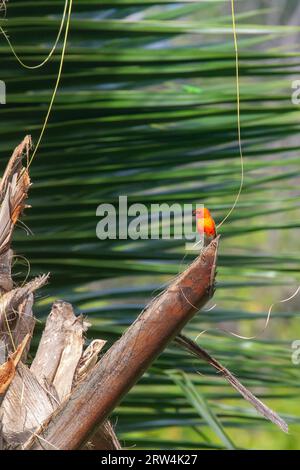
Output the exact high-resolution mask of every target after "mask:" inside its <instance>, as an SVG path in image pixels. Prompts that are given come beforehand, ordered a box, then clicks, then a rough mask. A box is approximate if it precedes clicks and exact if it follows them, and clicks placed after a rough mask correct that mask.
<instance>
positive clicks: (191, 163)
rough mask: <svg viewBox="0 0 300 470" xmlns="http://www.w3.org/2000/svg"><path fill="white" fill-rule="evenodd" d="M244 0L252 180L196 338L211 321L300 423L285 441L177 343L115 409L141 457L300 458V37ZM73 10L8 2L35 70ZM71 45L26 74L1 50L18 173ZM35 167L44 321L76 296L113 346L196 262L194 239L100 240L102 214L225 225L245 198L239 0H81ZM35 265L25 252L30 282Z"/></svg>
mask: <svg viewBox="0 0 300 470" xmlns="http://www.w3.org/2000/svg"><path fill="white" fill-rule="evenodd" d="M246 3H247V2H238V5H237V10H238V12H239V11H240V12H242V13H240V14H239V13H238V14H237V23H238V36H239V52H240V57H239V61H240V79H241V115H242V139H243V149H244V154H245V186H244V190H243V193H242V197H241V199H240V201H239V204H238V207H237V209H236V210H235V211H234V213H233V214H232V216H231V217H230V219H228V221H227V222H226V223H225V224H224V225H223V226H222V227H221V229H220V233H221V247H220V255H219V263H218V278H217V280H218V284H217V291H216V294H215V297H214V300H213V303H216V307H215V308H214V309H213V310H211V311H210V312H205V311H204V312H201V313H199V314H198V315H197V316H196V318H195V319H194V320H193V321H192V322H191V323H190V325H189V326H188V327H187V331H186V332H187V333H188V334H189V335H190V336H191V337H193V338H195V337H196V336H197V335H198V334H199V333H200V332H201V331H203V330H206V329H207V330H208V331H207V332H206V333H205V334H203V335H201V336H200V338H199V340H198V341H199V343H200V344H201V345H202V346H203V347H205V348H207V349H208V350H209V351H210V352H211V353H212V354H213V355H215V356H216V357H217V358H218V359H219V360H221V361H223V362H224V365H226V367H228V368H229V369H230V370H231V371H232V372H233V373H234V374H235V375H236V376H237V377H238V378H239V379H240V380H241V381H242V382H243V383H244V384H245V385H246V386H248V387H249V388H250V389H251V390H252V391H253V392H254V393H256V395H257V396H258V397H259V398H261V399H263V400H264V401H265V402H266V403H267V404H268V405H269V406H271V407H273V408H274V409H275V410H276V411H278V412H280V413H281V414H282V416H283V417H285V418H286V419H287V420H288V422H289V424H290V429H291V431H290V433H289V434H288V435H284V434H283V433H281V432H280V431H279V430H277V429H276V428H275V426H274V425H272V424H270V423H268V422H266V421H265V420H264V419H263V418H261V417H259V416H257V414H256V412H255V411H254V410H253V409H251V408H250V407H249V405H248V404H246V403H245V402H244V401H243V400H242V399H241V398H240V397H238V396H237V394H236V392H235V391H234V390H232V389H231V388H230V387H229V385H227V384H226V383H224V380H223V379H222V378H221V377H219V376H217V375H216V373H215V372H214V371H213V370H212V369H210V368H209V366H208V365H206V364H201V363H199V362H198V361H196V360H195V359H193V358H191V357H189V356H187V354H186V353H185V352H184V351H181V350H179V349H178V348H176V347H174V346H171V347H170V348H169V349H168V350H167V351H166V352H165V353H163V354H162V355H161V356H160V358H159V359H158V360H157V361H156V362H155V364H154V365H153V367H152V368H151V370H149V371H148V372H147V373H146V374H145V375H144V377H143V379H142V380H141V381H140V382H139V384H138V385H137V386H136V387H135V388H134V389H133V390H132V391H131V392H130V393H129V394H128V396H127V397H126V398H125V399H124V400H123V402H122V404H121V406H120V407H119V408H118V409H117V410H116V412H115V417H114V418H113V421H114V422H115V423H116V429H117V433H118V435H119V437H120V439H121V441H122V443H123V444H124V445H125V446H126V447H131V446H136V447H140V448H154V449H159V448H163V449H166V448H167V449H171V448H176V449H182V448H191V449H193V448H204V449H205V448H223V447H224V436H228V439H229V442H232V443H233V445H234V446H235V447H237V448H264V449H265V448H268V449H269V448H274V449H288V448H298V449H299V438H298V436H299V431H300V426H299V412H300V405H299V399H298V395H299V378H300V366H296V365H293V364H292V361H291V353H292V349H291V343H292V341H294V340H295V339H298V338H300V321H299V318H298V314H299V307H298V306H299V296H298V297H297V298H294V299H293V300H292V301H290V302H289V303H286V304H278V303H276V302H278V301H279V300H281V299H283V298H285V297H288V296H289V295H291V294H292V293H293V292H294V291H295V290H296V288H297V287H298V285H299V265H300V255H299V161H300V158H299V140H298V132H299V125H300V124H299V110H298V108H297V107H296V106H294V105H292V104H291V99H290V95H291V81H292V79H296V78H297V73H298V71H299V67H298V65H297V59H298V52H297V51H292V50H291V49H290V50H287V48H286V47H283V46H282V44H283V43H282V42H281V39H282V38H284V39H285V41H284V44H285V45H286V40H287V38H289V37H290V35H291V34H292V33H295V32H296V31H297V27H294V29H293V28H289V27H287V26H276V25H271V24H269V22H267V21H265V20H266V18H267V16H266V15H268V14H269V13H268V11H259V12H258V11H256V10H253V11H249V10H248V11H247V8H246V7H245V4H246ZM63 5H64V2H63V1H62V0H57V1H51V2H50V1H49V0H48V1H47V0H41V1H26V2H25V1H14V2H10V4H9V8H8V12H7V17H6V20H2V22H1V24H2V25H3V26H4V27H5V30H6V31H7V32H8V34H9V36H10V39H11V40H12V42H13V44H14V46H15V48H16V50H17V52H18V54H19V55H20V56H21V57H22V59H23V60H24V61H26V62H27V63H30V64H36V63H39V62H41V61H42V60H43V59H44V58H45V57H46V56H47V53H48V51H49V50H50V48H51V44H52V42H53V41H54V40H55V36H56V33H57V29H58V27H59V23H60V15H61V13H62V10H63ZM245 10H246V12H245ZM268 18H269V16H268ZM60 50H61V47H59V48H58V50H57V53H56V55H55V56H54V57H53V58H52V59H51V61H50V62H49V64H47V66H45V67H43V68H42V69H40V70H38V71H28V70H25V69H23V68H21V67H20V66H19V65H18V63H17V62H16V60H15V59H14V57H13V56H12V54H11V52H10V50H9V48H8V46H7V44H6V43H5V41H4V39H3V40H2V41H1V43H0V57H1V77H0V78H1V79H2V80H5V82H6V85H7V93H8V95H7V105H6V106H1V108H0V117H1V126H0V136H1V139H0V151H1V162H2V168H4V165H5V163H6V161H7V159H8V157H9V154H10V153H11V151H12V149H13V148H14V146H15V145H16V144H17V143H19V141H20V140H21V139H22V138H23V137H24V135H25V134H27V133H30V134H32V136H33V139H34V140H35V141H36V140H37V137H38V135H39V131H40V129H41V125H42V122H43V119H44V116H45V114H46V112H47V108H48V105H49V101H50V98H51V93H52V90H53V86H54V83H55V79H56V75H57V71H58V66H59V60H60ZM31 174H32V180H33V183H34V184H33V187H32V191H31V195H30V204H31V205H32V209H30V210H27V211H26V216H25V217H24V219H23V221H24V223H25V224H26V226H27V227H28V228H30V230H31V231H32V232H33V236H31V235H29V234H28V233H27V229H26V228H24V226H23V225H20V227H19V230H18V231H17V233H16V236H15V242H14V248H15V251H16V252H17V253H18V254H19V255H22V256H25V257H26V258H27V259H28V260H29V261H30V276H34V275H36V274H39V273H42V272H47V271H51V282H50V284H49V286H48V287H47V288H46V289H44V291H43V293H42V296H41V297H40V298H39V302H38V306H37V313H38V314H39V316H40V317H43V316H45V315H46V314H47V312H48V311H49V307H50V305H49V304H50V302H51V301H52V300H53V299H55V298H58V297H63V298H64V299H65V300H69V301H71V302H72V303H73V304H74V305H75V306H76V309H77V311H78V312H84V313H85V314H88V316H89V319H90V320H91V321H92V324H93V326H92V329H91V330H90V333H89V335H90V337H96V336H98V337H102V338H105V339H108V345H109V344H111V342H112V341H114V340H115V339H117V338H118V336H119V335H120V334H121V333H122V331H124V328H126V327H127V326H128V325H129V324H130V323H131V321H132V320H133V319H134V318H135V317H136V315H137V314H138V313H139V311H140V310H141V309H142V308H143V307H144V306H145V304H146V303H147V302H148V301H149V300H150V299H151V297H152V296H153V295H155V294H157V292H159V291H160V290H161V289H162V288H163V286H164V285H166V284H167V283H168V282H169V281H170V279H171V278H172V277H173V276H174V275H176V274H177V273H178V272H180V270H182V269H183V257H184V254H185V253H184V243H183V242H182V241H180V240H173V241H162V240H141V241H135V242H133V241H130V240H121V241H105V242H100V241H99V240H98V239H97V238H96V233H95V229H96V224H97V222H98V219H97V218H96V208H97V206H98V205H99V204H100V203H103V202H108V203H116V202H117V199H118V196H119V195H128V198H129V202H142V203H145V204H151V203H153V202H179V203H185V202H193V203H194V202H201V203H204V204H205V205H207V206H208V207H209V208H210V210H211V211H212V213H213V215H214V217H215V219H216V221H217V222H218V221H221V220H222V218H223V217H224V216H225V215H226V213H227V212H228V210H229V209H230V207H231V206H232V203H233V201H234V198H235V195H236V193H237V190H238V187H239V182H240V162H239V153H238V146H237V118H236V82H235V68H234V49H233V38H232V28H231V17H230V4H229V2H227V1H226V2H225V1H223V2H222V1H214V2H213V1H203V2H193V1H188V0H186V1H183V0H182V1H181V2H175V1H171V0H160V1H157V2H155V1H151V0H139V1H137V0H134V1H133V0H110V1H107V2H105V1H102V2H98V1H96V0H92V1H87V0H77V1H76V2H75V4H74V13H73V18H72V23H71V32H70V37H69V44H68V52H67V56H66V58H65V63H64V70H63V77H62V82H61V86H60V89H59V93H58V96H57V98H56V101H55V106H54V109H53V113H52V115H51V119H50V122H49V125H48V127H47V132H46V134H45V138H44V140H43V142H42V146H41V147H40V149H39V151H38V153H37V156H36V159H35V160H34V162H33V165H32V168H31ZM189 259H191V256H187V257H186V258H185V260H184V263H186V262H188V260H189ZM26 270H27V265H24V262H23V261H22V258H20V259H18V258H16V265H15V268H14V271H15V278H16V281H17V280H20V279H24V277H25V275H26ZM273 303H276V305H274V308H273V314H272V317H271V321H270V323H269V325H268V328H267V329H266V331H263V328H264V324H265V320H266V316H267V312H268V309H269V307H270V306H271V304H273ZM40 328H41V325H38V328H37V330H39V329H40ZM220 328H221V329H226V330H228V331H234V332H235V333H237V334H239V335H245V336H252V335H254V336H256V339H254V340H242V339H238V338H235V337H232V336H230V335H229V334H225V333H224V332H222V331H221V330H220ZM175 368H176V369H178V370H180V371H184V372H185V374H186V375H185V377H187V379H186V380H188V384H189V387H192V393H193V394H194V395H193V397H194V398H195V396H196V395H195V394H197V393H198V394H199V397H200V398H199V399H198V400H197V399H196V398H195V400H196V403H197V406H198V408H197V406H196V407H195V406H194V404H193V403H191V396H190V395H189V393H188V391H189V392H190V393H191V391H190V388H188V389H187V388H185V387H184V386H180V384H179V383H178V381H176V380H174V377H173V376H172V375H170V373H169V371H170V370H174V369H175ZM181 385H182V384H181ZM199 403H200V405H199ZM204 404H205V405H204ZM199 406H200V407H201V406H202V408H201V410H202V412H200V409H199ZM203 406H205V407H208V410H209V412H204V411H205V409H206V408H203ZM203 410H204V411H203ZM213 423H214V424H213ZM216 423H217V424H216ZM217 428H218V429H219V432H217V433H216V429H217ZM225 441H226V439H225ZM227 443H228V442H227ZM225 444H226V442H225Z"/></svg>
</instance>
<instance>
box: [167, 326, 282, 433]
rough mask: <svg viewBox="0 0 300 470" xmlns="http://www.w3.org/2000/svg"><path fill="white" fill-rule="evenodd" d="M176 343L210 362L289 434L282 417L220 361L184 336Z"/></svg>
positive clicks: (253, 404)
mask: <svg viewBox="0 0 300 470" xmlns="http://www.w3.org/2000/svg"><path fill="white" fill-rule="evenodd" d="M175 341H176V343H177V344H179V346H181V347H183V348H184V349H186V350H187V351H189V353H191V354H192V355H193V356H196V357H198V358H200V359H203V360H204V361H206V362H208V364H210V365H211V366H212V367H213V368H214V369H216V370H217V371H218V372H219V373H220V374H221V375H222V376H223V377H224V378H225V379H226V380H227V381H228V382H229V383H230V385H231V386H232V387H233V388H234V389H235V390H236V391H237V392H238V393H240V394H241V395H242V397H243V398H244V399H245V400H246V401H248V402H249V403H250V404H251V405H252V406H254V408H255V409H256V410H257V411H258V413H259V414H261V415H262V416H264V417H265V418H266V419H268V420H270V421H272V422H273V423H274V424H276V426H278V427H279V428H280V429H281V430H282V431H284V432H288V430H289V429H288V425H287V423H286V422H285V421H284V420H283V419H282V418H280V416H279V415H278V414H277V413H275V411H273V410H271V409H270V408H269V407H267V406H266V405H265V404H264V403H263V402H262V401H260V400H259V399H258V398H256V397H255V396H254V395H253V393H252V392H250V390H248V389H247V388H246V387H245V386H244V385H242V384H241V382H240V381H239V380H238V379H237V378H236V377H234V375H233V374H232V373H231V372H230V371H229V370H228V369H226V367H224V366H223V365H222V364H221V363H220V362H219V361H217V360H216V359H215V358H214V357H212V356H211V355H210V354H209V353H208V352H207V351H205V350H204V349H203V348H201V347H200V346H198V344H196V343H195V342H194V341H192V340H191V339H190V338H187V337H186V336H184V335H182V334H181V335H178V336H177V337H176V339H175Z"/></svg>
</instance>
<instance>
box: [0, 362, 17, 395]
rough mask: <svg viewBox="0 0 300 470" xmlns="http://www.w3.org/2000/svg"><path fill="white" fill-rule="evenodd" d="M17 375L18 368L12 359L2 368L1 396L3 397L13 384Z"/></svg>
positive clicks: (0, 372) (0, 369)
mask: <svg viewBox="0 0 300 470" xmlns="http://www.w3.org/2000/svg"><path fill="white" fill-rule="evenodd" d="M15 373H16V367H15V364H14V361H13V359H12V358H11V357H9V358H8V360H7V361H6V362H5V363H4V364H2V366H0V395H3V394H4V393H5V392H6V390H7V389H8V387H9V386H10V384H11V381H12V379H13V378H14V376H15Z"/></svg>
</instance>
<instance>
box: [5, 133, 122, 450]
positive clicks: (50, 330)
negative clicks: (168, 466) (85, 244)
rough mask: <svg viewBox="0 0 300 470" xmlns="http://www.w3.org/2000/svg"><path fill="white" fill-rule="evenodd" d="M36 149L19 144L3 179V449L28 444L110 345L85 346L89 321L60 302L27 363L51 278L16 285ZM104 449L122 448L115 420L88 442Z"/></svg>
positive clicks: (56, 303)
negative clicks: (15, 245) (16, 250)
mask: <svg viewBox="0 0 300 470" xmlns="http://www.w3.org/2000/svg"><path fill="white" fill-rule="evenodd" d="M30 148H31V139H30V137H29V136H27V137H26V138H25V139H24V140H23V142H22V143H21V144H20V145H19V146H18V147H17V148H16V149H15V151H14V153H13V155H12V157H11V159H10V161H9V163H8V165H7V167H6V170H5V172H4V175H3V178H2V180H1V182H0V449H23V447H24V444H25V442H26V441H27V440H28V439H30V438H31V437H32V436H34V435H35V433H36V432H37V431H38V430H39V429H40V428H41V426H44V425H45V423H47V420H49V419H50V418H51V416H52V414H53V413H54V412H55V411H56V410H57V408H58V407H59V406H60V405H61V403H62V402H63V401H64V400H66V399H67V398H68V397H69V395H70V394H71V392H72V390H73V389H74V387H75V386H76V385H77V384H79V383H80V382H82V381H83V380H85V379H86V377H87V376H88V375H89V374H90V373H92V369H93V367H94V366H95V365H96V363H97V361H98V358H99V354H100V352H101V349H102V348H103V346H104V345H105V341H102V340H95V341H93V342H91V343H90V344H89V345H88V346H87V347H86V349H84V345H85V338H84V334H85V332H86V330H87V328H88V326H89V325H88V323H87V322H86V321H85V320H84V318H83V317H82V316H80V317H77V316H75V314H74V311H73V308H72V306H71V305H70V304H68V303H67V302H63V301H57V302H55V303H54V305H53V307H52V310H51V313H50V315H49V317H48V319H47V321H46V326H45V330H44V332H43V334H42V338H41V341H40V344H39V347H38V349H37V353H36V356H35V358H34V359H33V362H32V364H31V367H29V366H27V365H26V364H25V361H26V357H27V353H28V350H29V346H30V339H31V337H32V333H33V329H34V326H35V319H34V316H33V312H32V307H33V302H34V293H35V292H36V291H37V290H38V289H40V288H41V287H42V286H44V285H45V284H46V282H47V280H48V275H42V276H39V277H37V278H35V279H33V280H31V281H30V282H27V283H26V284H25V285H23V286H22V287H15V288H14V285H13V281H12V275H11V265H12V259H13V251H12V250H11V248H10V245H11V240H12V235H13V230H14V227H15V224H16V222H17V220H18V218H19V217H20V215H21V214H22V212H23V210H24V208H26V204H25V201H26V199H27V196H28V190H29V187H30V178H29V174H28V170H27V168H26V167H24V166H23V160H24V159H27V161H28V159H29V151H30ZM21 361H23V362H21ZM41 442H42V441H41ZM50 447H51V446H50ZM104 448H106V449H119V448H120V445H119V443H118V439H117V437H116V435H115V433H114V430H113V428H112V426H111V425H110V423H109V422H106V423H104V424H103V425H102V426H101V428H100V429H98V430H96V433H95V437H94V438H93V439H91V441H90V442H89V445H88V447H86V449H104Z"/></svg>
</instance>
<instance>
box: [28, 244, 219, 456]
mask: <svg viewBox="0 0 300 470" xmlns="http://www.w3.org/2000/svg"><path fill="white" fill-rule="evenodd" d="M217 249H218V238H217V239H215V240H213V241H212V242H211V244H210V245H209V246H208V247H207V248H206V249H205V250H204V251H203V252H202V254H201V255H200V256H199V257H198V258H197V259H196V260H195V261H194V262H193V263H192V264H191V265H190V266H189V267H188V268H187V269H186V270H185V271H184V272H183V273H182V274H181V275H180V276H179V277H178V278H177V279H176V280H175V281H174V282H173V283H172V284H171V285H170V286H169V287H168V289H166V291H165V292H164V293H163V294H162V295H161V296H159V297H158V298H157V299H156V300H154V302H153V303H152V304H150V305H149V306H148V308H147V309H146V310H145V311H143V312H142V313H141V314H140V315H139V317H138V318H137V320H136V321H135V322H134V323H133V324H132V325H131V326H130V327H129V328H128V330H127V331H126V332H125V333H124V334H123V336H122V337H121V338H120V339H119V340H118V341H117V342H116V343H115V344H114V345H113V346H112V347H111V348H110V349H109V350H108V352H107V353H106V354H105V355H104V356H103V357H102V359H101V360H100V361H99V362H98V364H97V365H96V366H95V367H94V369H93V370H92V372H91V373H90V374H89V376H88V377H87V379H86V380H84V381H83V382H81V383H80V384H79V385H78V387H77V388H76V389H75V390H74V392H73V393H72V397H71V399H69V400H66V402H64V403H63V404H62V405H61V407H60V408H59V409H58V411H57V412H55V413H54V414H53V416H52V417H51V419H50V420H49V421H48V422H47V423H45V424H44V426H42V427H41V428H40V430H39V431H37V432H36V433H35V436H33V437H32V438H31V439H30V440H29V441H28V442H27V443H26V445H25V448H26V449H65V450H68V449H78V448H80V447H81V446H83V445H84V444H85V443H86V442H87V441H88V440H89V438H90V436H91V434H92V433H93V431H95V429H96V427H97V426H99V425H100V424H101V423H103V421H104V420H105V419H106V418H107V416H108V415H109V414H110V413H111V412H112V411H113V409H114V408H115V407H116V405H117V404H118V403H119V402H120V400H121V399H122V397H123V396H124V395H125V394H126V393H127V392H128V390H129V389H130V388H131V387H132V386H133V385H134V384H135V383H136V381H137V380H138V379H139V378H140V377H141V375H142V374H143V373H144V372H145V370H146V369H147V368H148V367H149V365H150V364H151V363H152V361H153V360H154V359H155V358H156V357H157V356H158V355H159V354H160V353H161V352H162V351H163V349H164V348H165V347H166V345H167V344H168V343H169V341H171V340H172V339H173V338H174V337H175V336H176V335H177V334H178V333H179V332H180V331H181V329H182V328H183V326H184V325H185V324H186V323H187V322H188V321H189V320H190V318H191V317H192V316H193V315H194V313H195V312H196V311H197V309H198V308H200V307H201V306H203V305H204V304H205V303H206V301H207V300H208V299H209V298H210V296H211V295H212V292H213V286H214V274H215V268H216V256H217Z"/></svg>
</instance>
